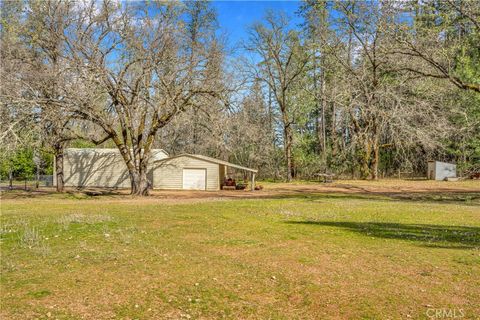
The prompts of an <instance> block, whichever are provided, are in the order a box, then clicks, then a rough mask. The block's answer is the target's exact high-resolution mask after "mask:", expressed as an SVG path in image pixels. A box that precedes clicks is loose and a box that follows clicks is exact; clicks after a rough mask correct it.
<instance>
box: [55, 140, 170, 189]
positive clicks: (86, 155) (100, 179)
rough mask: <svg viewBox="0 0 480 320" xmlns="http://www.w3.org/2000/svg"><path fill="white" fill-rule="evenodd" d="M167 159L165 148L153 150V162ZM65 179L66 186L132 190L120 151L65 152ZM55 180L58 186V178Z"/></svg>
mask: <svg viewBox="0 0 480 320" xmlns="http://www.w3.org/2000/svg"><path fill="white" fill-rule="evenodd" d="M167 157H168V154H167V153H166V152H165V151H164V150H162V149H154V150H152V158H153V161H156V160H160V159H164V158H167ZM53 168H55V164H54V166H53ZM53 174H54V176H55V172H54V173H53ZM151 175H152V173H151V172H150V176H151ZM63 179H64V183H65V186H66V187H78V188H85V187H100V188H130V177H129V175H128V170H127V166H126V165H125V162H124V161H123V158H122V155H121V154H120V151H118V149H98V148H67V149H65V152H64V158H63ZM53 181H54V185H56V179H53Z"/></svg>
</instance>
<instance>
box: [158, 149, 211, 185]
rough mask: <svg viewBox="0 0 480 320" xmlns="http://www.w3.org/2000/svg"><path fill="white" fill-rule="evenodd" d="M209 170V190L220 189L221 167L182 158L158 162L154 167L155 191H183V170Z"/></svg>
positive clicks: (202, 161) (189, 158) (186, 157)
mask: <svg viewBox="0 0 480 320" xmlns="http://www.w3.org/2000/svg"><path fill="white" fill-rule="evenodd" d="M184 168H189V169H194V168H198V169H207V184H206V188H207V190H219V189H220V183H219V182H220V177H219V165H218V164H216V163H212V162H208V161H204V160H200V159H195V158H191V157H188V156H181V157H177V158H172V159H167V160H164V161H161V162H157V163H156V164H155V166H154V167H153V188H154V189H183V169H184Z"/></svg>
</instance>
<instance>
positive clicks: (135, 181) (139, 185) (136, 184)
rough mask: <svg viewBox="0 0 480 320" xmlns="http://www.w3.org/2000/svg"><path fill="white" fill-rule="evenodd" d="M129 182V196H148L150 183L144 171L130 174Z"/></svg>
mask: <svg viewBox="0 0 480 320" xmlns="http://www.w3.org/2000/svg"><path fill="white" fill-rule="evenodd" d="M130 182H131V186H132V189H131V191H130V194H131V195H135V196H148V191H149V187H150V183H149V181H148V178H147V172H146V170H138V171H137V170H134V171H131V172H130Z"/></svg>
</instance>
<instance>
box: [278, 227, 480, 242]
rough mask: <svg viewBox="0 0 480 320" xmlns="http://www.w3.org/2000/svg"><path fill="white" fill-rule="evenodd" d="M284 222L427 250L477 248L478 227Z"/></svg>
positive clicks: (479, 229) (479, 240)
mask: <svg viewBox="0 0 480 320" xmlns="http://www.w3.org/2000/svg"><path fill="white" fill-rule="evenodd" d="M286 223H290V224H303V225H314V226H323V227H335V228H343V229H346V230H349V231H352V232H356V233H360V234H363V235H366V236H370V237H377V238H386V239H397V240H407V241H414V242H419V243H420V245H421V246H424V247H430V248H449V249H475V248H477V249H480V227H466V226H442V225H432V224H401V223H379V222H336V221H315V220H309V221H287V222H286Z"/></svg>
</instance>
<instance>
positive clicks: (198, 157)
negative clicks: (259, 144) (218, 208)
mask: <svg viewBox="0 0 480 320" xmlns="http://www.w3.org/2000/svg"><path fill="white" fill-rule="evenodd" d="M180 157H190V158H195V159H199V160H204V161H208V162H212V163H217V164H222V165H224V166H227V167H231V168H235V169H240V170H245V171H249V172H253V173H257V172H258V170H255V169H251V168H247V167H242V166H239V165H238V164H234V163H231V162H227V161H223V160H219V159H215V158H210V157H207V156H203V155H200V154H190V153H182V154H179V155H178V156H174V157H170V158H165V159H161V160H158V161H155V162H160V161H166V160H169V159H174V158H180Z"/></svg>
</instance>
